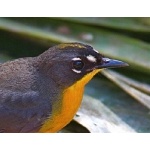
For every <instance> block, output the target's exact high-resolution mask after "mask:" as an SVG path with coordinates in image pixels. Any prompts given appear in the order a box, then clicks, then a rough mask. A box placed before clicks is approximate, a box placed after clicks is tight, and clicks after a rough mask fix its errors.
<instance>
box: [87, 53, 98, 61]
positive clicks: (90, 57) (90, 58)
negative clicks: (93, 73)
mask: <svg viewBox="0 0 150 150" xmlns="http://www.w3.org/2000/svg"><path fill="white" fill-rule="evenodd" d="M86 58H87V59H88V60H89V61H90V62H96V61H97V60H96V58H95V57H94V56H92V55H88V56H86Z"/></svg>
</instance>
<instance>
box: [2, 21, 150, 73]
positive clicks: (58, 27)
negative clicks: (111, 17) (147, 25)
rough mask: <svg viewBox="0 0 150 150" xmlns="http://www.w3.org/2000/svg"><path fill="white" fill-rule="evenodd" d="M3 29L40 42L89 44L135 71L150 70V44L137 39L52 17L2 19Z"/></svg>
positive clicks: (147, 71) (148, 71) (149, 71)
mask: <svg viewBox="0 0 150 150" xmlns="http://www.w3.org/2000/svg"><path fill="white" fill-rule="evenodd" d="M12 20H13V21H12ZM25 21H26V23H24V22H25ZM44 21H45V22H44ZM39 22H40V23H39ZM23 23H24V24H23ZM0 29H1V30H5V31H9V32H13V33H15V34H19V35H21V36H24V37H29V38H32V39H34V40H35V39H36V40H37V41H38V42H39V41H42V42H43V41H45V42H50V41H53V42H58V43H61V42H74V41H78V42H84V43H88V44H91V45H92V46H93V47H94V48H95V49H97V50H99V51H100V52H101V53H103V54H104V55H107V56H109V57H113V58H116V59H121V60H123V61H126V62H128V63H129V64H130V67H131V68H133V69H135V70H140V71H142V72H146V73H150V59H149V58H150V44H147V43H144V42H142V41H140V40H137V39H133V38H129V37H126V36H123V35H118V34H116V33H113V32H109V31H105V30H100V29H97V28H94V27H87V26H84V25H79V24H71V23H67V22H65V21H63V22H62V21H58V20H53V19H50V18H44V19H42V18H38V19H35V20H34V18H25V20H23V19H20V18H18V19H11V20H9V19H3V18H1V19H0Z"/></svg>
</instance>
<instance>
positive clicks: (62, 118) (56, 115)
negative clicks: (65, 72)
mask: <svg viewBox="0 0 150 150" xmlns="http://www.w3.org/2000/svg"><path fill="white" fill-rule="evenodd" d="M99 71H100V70H94V71H93V72H91V73H89V74H87V75H86V76H84V77H83V78H82V79H81V80H79V81H77V82H76V83H75V84H74V85H72V86H71V87H69V88H67V89H65V90H64V93H63V99H62V100H61V101H57V102H56V103H55V104H54V105H53V106H52V110H53V111H52V114H51V116H50V118H48V119H47V120H46V122H45V123H44V124H43V126H42V127H41V129H40V130H39V132H51V133H52V132H57V131H59V130H60V129H62V128H63V127H64V126H66V125H67V124H68V123H69V122H70V121H71V120H72V118H73V117H74V115H75V113H76V112H77V110H78V108H79V106H80V104H81V101H82V97H83V93H84V86H85V85H86V84H87V83H88V82H89V80H91V79H92V77H93V76H94V75H95V74H96V73H98V72H99Z"/></svg>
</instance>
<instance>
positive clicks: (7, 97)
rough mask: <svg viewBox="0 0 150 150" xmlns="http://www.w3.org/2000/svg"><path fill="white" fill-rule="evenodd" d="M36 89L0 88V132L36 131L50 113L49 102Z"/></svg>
mask: <svg viewBox="0 0 150 150" xmlns="http://www.w3.org/2000/svg"><path fill="white" fill-rule="evenodd" d="M39 95H40V94H39V93H38V92H36V91H29V92H26V93H25V92H24V93H22V92H12V91H8V90H5V91H2V90H0V132H36V131H38V130H39V128H40V126H41V125H42V123H43V122H44V120H45V119H46V118H47V117H48V116H49V115H50V113H51V104H50V103H46V102H47V100H44V99H43V100H42V98H41V97H40V96H39Z"/></svg>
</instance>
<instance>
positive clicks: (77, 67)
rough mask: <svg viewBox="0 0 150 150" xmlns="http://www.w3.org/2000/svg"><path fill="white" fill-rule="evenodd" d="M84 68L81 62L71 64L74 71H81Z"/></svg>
mask: <svg viewBox="0 0 150 150" xmlns="http://www.w3.org/2000/svg"><path fill="white" fill-rule="evenodd" d="M83 67H84V63H83V62H82V61H81V60H77V61H74V62H73V68H74V69H76V70H81V69H82V68H83Z"/></svg>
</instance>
